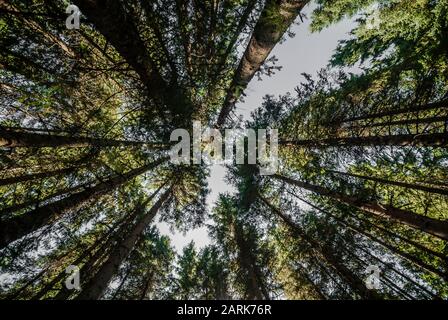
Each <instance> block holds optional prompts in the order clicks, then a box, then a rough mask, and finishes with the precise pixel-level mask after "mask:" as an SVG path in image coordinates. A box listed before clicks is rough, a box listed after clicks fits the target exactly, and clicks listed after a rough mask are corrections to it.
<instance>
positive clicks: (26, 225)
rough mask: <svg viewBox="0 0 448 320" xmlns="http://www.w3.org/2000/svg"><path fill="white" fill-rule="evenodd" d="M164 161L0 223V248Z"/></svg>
mask: <svg viewBox="0 0 448 320" xmlns="http://www.w3.org/2000/svg"><path fill="white" fill-rule="evenodd" d="M166 160H167V158H162V159H159V160H157V161H154V162H152V163H150V164H148V165H145V166H143V167H140V168H137V169H134V170H131V171H130V172H127V173H125V174H123V175H120V176H115V177H113V178H110V179H109V180H107V181H105V182H102V183H99V184H97V185H96V186H94V187H92V188H88V189H85V190H83V191H81V192H78V193H75V194H73V195H71V196H69V197H67V198H64V199H62V200H59V201H56V202H53V203H50V204H47V205H45V206H42V207H40V208H36V209H34V210H32V211H30V212H27V213H24V214H22V215H20V216H18V217H15V218H12V219H9V220H6V221H2V222H1V223H0V248H4V247H5V246H7V245H8V244H9V243H11V242H12V241H14V240H17V239H20V238H21V237H23V236H24V235H26V234H29V233H31V232H33V231H36V230H38V229H39V228H41V227H43V226H44V225H46V224H49V223H51V222H53V221H55V220H57V219H58V218H60V217H61V216H62V215H63V214H64V213H66V212H68V211H69V210H72V209H74V208H77V207H79V206H80V205H82V204H84V203H86V202H87V201H89V200H92V199H96V198H98V197H99V196H101V195H103V194H105V193H108V192H110V191H111V190H113V189H115V188H117V187H118V186H120V185H122V184H124V183H126V182H128V181H130V180H131V179H133V178H135V177H137V176H139V175H141V174H143V173H145V172H146V171H149V170H151V169H153V168H155V167H157V166H159V165H160V164H162V163H163V162H165V161H166Z"/></svg>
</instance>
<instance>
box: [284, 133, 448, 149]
mask: <svg viewBox="0 0 448 320" xmlns="http://www.w3.org/2000/svg"><path fill="white" fill-rule="evenodd" d="M279 144H280V145H284V146H290V147H292V146H295V147H307V148H327V147H376V146H397V147H399V146H414V147H446V146H447V144H448V134H447V133H424V134H397V135H389V136H367V137H342V138H326V139H316V140H281V141H279Z"/></svg>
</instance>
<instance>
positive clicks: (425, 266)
mask: <svg viewBox="0 0 448 320" xmlns="http://www.w3.org/2000/svg"><path fill="white" fill-rule="evenodd" d="M300 200H301V201H303V202H305V203H306V204H308V205H309V206H311V207H312V208H314V209H316V210H318V211H320V212H322V213H324V214H326V215H327V216H329V217H331V218H333V219H334V220H336V221H337V222H339V223H340V224H341V225H343V226H345V227H346V228H348V229H350V230H352V231H354V232H355V233H358V234H361V235H363V236H365V237H366V238H368V239H370V240H372V241H375V242H377V243H378V244H380V245H382V246H383V247H384V248H386V249H389V250H390V251H391V252H393V253H394V254H396V255H398V256H400V257H402V258H404V259H406V260H408V261H409V262H411V263H413V264H414V265H416V266H418V267H420V268H422V269H424V270H426V271H429V272H431V273H434V274H436V275H438V276H440V277H442V278H444V279H446V280H448V275H447V273H446V272H443V271H441V270H439V269H437V268H436V267H434V266H432V265H430V264H427V263H426V262H424V261H422V260H421V259H419V258H418V257H415V256H413V255H411V254H409V253H407V252H404V251H402V250H400V249H399V248H396V247H395V246H392V245H390V244H389V243H387V242H385V241H383V240H381V239H379V238H378V237H375V236H374V235H372V234H370V233H368V232H365V231H364V230H361V229H360V228H359V227H357V226H355V225H353V224H351V223H347V222H345V221H344V220H343V219H341V218H339V217H337V216H335V215H333V214H332V213H330V212H328V211H326V210H323V209H321V208H319V207H317V206H315V205H313V204H312V203H310V202H308V201H306V200H303V199H300ZM444 260H445V259H444Z"/></svg>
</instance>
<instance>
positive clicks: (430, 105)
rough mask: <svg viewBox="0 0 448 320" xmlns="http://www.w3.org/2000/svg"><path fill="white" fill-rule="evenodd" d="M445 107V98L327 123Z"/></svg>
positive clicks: (447, 101) (447, 104)
mask: <svg viewBox="0 0 448 320" xmlns="http://www.w3.org/2000/svg"><path fill="white" fill-rule="evenodd" d="M446 107H448V100H447V99H445V100H441V101H437V102H433V103H428V104H425V105H421V106H414V107H407V108H402V109H393V110H388V111H382V112H377V113H373V114H367V115H363V116H359V117H352V118H348V119H344V120H342V121H337V122H332V123H329V124H332V125H334V124H340V123H345V122H353V121H361V120H368V119H375V118H384V117H388V116H395V115H399V114H403V113H413V112H419V111H427V110H432V109H439V108H446Z"/></svg>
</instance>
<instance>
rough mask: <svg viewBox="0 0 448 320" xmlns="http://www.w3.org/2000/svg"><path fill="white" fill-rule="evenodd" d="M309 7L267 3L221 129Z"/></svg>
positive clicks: (284, 0) (298, 2) (299, 2)
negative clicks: (277, 46)
mask: <svg viewBox="0 0 448 320" xmlns="http://www.w3.org/2000/svg"><path fill="white" fill-rule="evenodd" d="M307 3H308V0H267V2H266V5H265V7H264V9H263V11H262V13H261V16H260V19H259V20H258V22H257V24H256V25H255V29H254V32H253V34H252V37H251V39H250V42H249V45H248V46H247V48H246V51H245V52H244V55H243V57H242V58H241V61H240V64H239V66H238V68H237V70H236V72H235V75H234V77H233V80H232V83H231V85H230V88H229V90H228V91H227V92H228V93H227V96H226V98H225V101H224V104H223V106H222V108H221V111H220V113H219V116H218V120H217V123H216V126H217V127H218V128H220V127H222V126H223V125H224V124H225V122H226V120H227V117H228V116H229V114H230V112H231V111H232V109H233V108H234V107H235V104H236V103H237V101H238V99H239V98H240V96H241V95H242V93H243V91H244V90H245V89H246V87H247V85H248V84H249V82H250V81H251V80H252V78H253V77H254V75H255V73H256V72H257V71H258V70H259V69H260V67H261V66H262V65H263V63H264V62H265V60H266V59H267V57H268V56H269V54H270V53H271V51H272V49H274V47H275V45H276V44H277V43H278V42H279V41H280V39H281V38H282V37H283V34H284V33H285V32H286V30H288V28H289V26H290V25H291V24H292V23H293V22H294V20H295V19H296V18H297V16H298V15H299V13H300V10H302V8H303V7H304V6H305V5H306V4H307Z"/></svg>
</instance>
